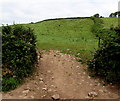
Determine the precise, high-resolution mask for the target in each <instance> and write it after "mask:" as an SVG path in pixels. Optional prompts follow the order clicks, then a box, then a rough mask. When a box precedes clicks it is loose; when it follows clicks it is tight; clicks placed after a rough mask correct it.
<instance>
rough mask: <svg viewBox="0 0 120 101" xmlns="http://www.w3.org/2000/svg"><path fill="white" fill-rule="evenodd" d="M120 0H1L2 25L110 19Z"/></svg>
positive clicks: (0, 20) (0, 21) (0, 22)
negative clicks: (102, 17) (94, 18)
mask: <svg viewBox="0 0 120 101" xmlns="http://www.w3.org/2000/svg"><path fill="white" fill-rule="evenodd" d="M118 1H119V0H0V18H2V19H0V25H1V24H12V23H13V21H15V23H30V22H37V21H41V20H45V19H50V18H63V17H87V16H92V15H94V14H96V13H99V14H100V15H101V16H104V17H108V16H109V14H110V13H112V12H116V11H118Z"/></svg>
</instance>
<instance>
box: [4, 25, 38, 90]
mask: <svg viewBox="0 0 120 101" xmlns="http://www.w3.org/2000/svg"><path fill="white" fill-rule="evenodd" d="M2 50H3V52H2V73H3V80H2V91H8V90H11V89H14V88H15V87H16V86H17V85H18V84H19V83H20V82H21V81H22V79H23V78H24V77H27V76H29V75H30V74H32V71H33V70H34V66H35V63H36V62H37V53H36V37H35V35H34V33H33V30H32V29H30V28H27V27H23V26H21V25H12V26H2Z"/></svg>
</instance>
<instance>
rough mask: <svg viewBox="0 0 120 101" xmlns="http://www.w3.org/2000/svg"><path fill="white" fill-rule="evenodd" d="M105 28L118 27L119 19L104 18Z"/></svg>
mask: <svg viewBox="0 0 120 101" xmlns="http://www.w3.org/2000/svg"><path fill="white" fill-rule="evenodd" d="M102 20H103V21H104V26H105V27H108V28H109V27H111V26H118V18H115V17H113V18H102Z"/></svg>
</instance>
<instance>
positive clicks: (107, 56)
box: [88, 27, 120, 83]
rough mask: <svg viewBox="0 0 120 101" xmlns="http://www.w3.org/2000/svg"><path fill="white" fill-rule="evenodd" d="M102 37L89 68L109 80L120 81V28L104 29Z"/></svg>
mask: <svg viewBox="0 0 120 101" xmlns="http://www.w3.org/2000/svg"><path fill="white" fill-rule="evenodd" d="M100 38H101V40H102V42H101V43H100V47H99V49H98V50H97V51H96V52H95V54H94V58H93V59H92V60H91V61H90V62H89V63H88V65H89V69H90V70H92V71H94V73H95V75H97V76H100V77H102V78H103V79H104V80H105V81H107V82H112V83H120V28H119V27H118V28H111V29H103V30H101V37H100Z"/></svg>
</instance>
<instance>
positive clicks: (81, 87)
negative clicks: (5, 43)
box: [2, 50, 119, 99]
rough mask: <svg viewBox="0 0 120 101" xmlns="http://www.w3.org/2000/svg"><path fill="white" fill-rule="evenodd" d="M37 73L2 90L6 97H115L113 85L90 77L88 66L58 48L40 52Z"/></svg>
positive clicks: (115, 90) (115, 88)
mask: <svg viewBox="0 0 120 101" xmlns="http://www.w3.org/2000/svg"><path fill="white" fill-rule="evenodd" d="M42 53H43V54H42V57H41V58H40V61H39V63H38V66H37V67H36V72H35V74H33V75H32V76H31V77H28V78H26V79H25V82H24V83H23V84H22V85H20V86H19V87H18V88H17V89H15V90H12V91H10V92H7V93H2V96H3V98H5V99H51V97H53V98H55V99H59V98H60V99H93V98H94V99H117V98H119V94H118V92H119V90H118V87H117V86H115V85H107V86H104V85H103V83H101V82H100V80H98V79H94V78H91V77H90V76H89V75H88V72H87V66H86V65H83V64H80V62H77V61H76V58H75V57H74V56H72V55H68V54H63V53H61V52H60V51H55V50H51V51H50V52H47V51H44V50H43V51H42Z"/></svg>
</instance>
